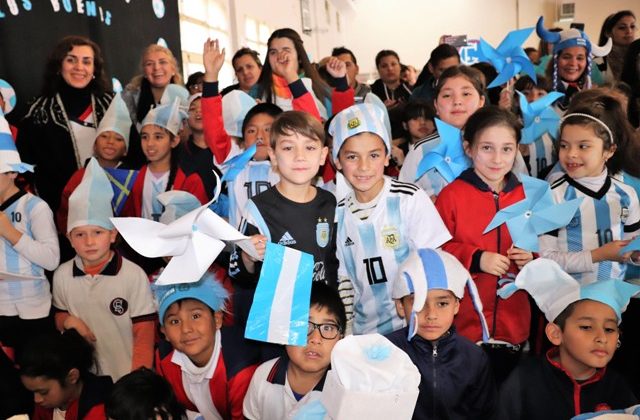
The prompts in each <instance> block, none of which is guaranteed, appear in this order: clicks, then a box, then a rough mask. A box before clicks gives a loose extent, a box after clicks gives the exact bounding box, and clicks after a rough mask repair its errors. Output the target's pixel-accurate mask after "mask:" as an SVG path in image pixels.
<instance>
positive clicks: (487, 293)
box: [436, 169, 531, 344]
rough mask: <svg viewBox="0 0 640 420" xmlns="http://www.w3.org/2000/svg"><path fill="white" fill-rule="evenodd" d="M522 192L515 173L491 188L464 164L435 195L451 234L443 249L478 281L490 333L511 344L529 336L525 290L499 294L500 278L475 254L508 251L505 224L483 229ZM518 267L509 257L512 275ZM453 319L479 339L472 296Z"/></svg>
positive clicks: (521, 196)
mask: <svg viewBox="0 0 640 420" xmlns="http://www.w3.org/2000/svg"><path fill="white" fill-rule="evenodd" d="M524 198H525V195H524V189H523V187H522V184H520V182H519V181H518V180H517V178H516V177H515V176H514V175H513V174H510V175H508V179H507V182H506V185H505V187H504V189H503V190H502V191H501V192H500V193H494V192H493V191H491V189H490V188H489V187H488V186H487V185H486V184H485V183H484V182H483V181H482V180H481V179H480V178H479V177H478V175H476V173H475V172H474V170H473V169H467V170H466V171H464V172H463V173H462V174H461V175H460V176H459V177H458V178H457V179H456V180H455V181H453V182H452V183H451V184H449V185H447V186H446V187H445V188H444V189H443V190H442V191H441V192H440V195H439V196H438V199H437V201H436V208H437V209H438V211H439V212H440V216H441V217H442V220H443V221H444V224H445V225H446V226H447V228H448V229H449V232H451V235H452V236H453V238H452V239H451V240H450V241H449V242H447V243H446V244H444V245H443V247H442V249H444V250H445V251H447V252H449V253H451V254H453V255H455V256H456V257H457V258H458V260H460V262H461V263H462V265H464V266H465V268H466V269H467V270H469V272H470V273H471V275H472V277H473V279H474V281H475V282H476V285H477V287H478V293H479V294H480V299H481V300H482V305H483V313H484V316H485V318H486V320H487V324H488V326H489V334H490V336H491V338H494V339H496V340H502V341H506V342H509V343H512V344H520V343H522V342H524V341H525V340H526V339H527V337H528V336H529V323H530V319H531V308H530V307H529V300H528V297H527V294H526V292H524V291H522V290H520V291H518V292H516V293H514V294H513V295H512V296H511V297H510V298H509V299H502V298H499V297H498V296H497V294H496V292H497V289H498V280H499V279H498V277H497V276H493V275H491V274H487V273H484V272H481V271H480V268H479V258H480V254H481V252H482V251H490V252H496V253H499V254H502V255H506V254H507V250H508V249H509V248H510V247H511V245H512V241H511V236H510V235H509V231H508V230H507V227H506V226H505V225H501V226H500V227H498V228H497V229H494V230H491V231H489V232H487V233H486V234H483V233H482V232H483V231H484V229H485V228H486V227H487V226H488V225H489V223H490V222H491V219H493V217H494V216H495V215H496V213H497V212H498V210H499V209H503V208H505V207H507V206H510V205H511V204H514V203H516V202H518V201H521V200H523V199H524ZM517 271H518V269H517V267H516V265H515V264H514V263H512V264H511V267H510V268H509V274H512V275H515V274H516V273H517ZM455 325H456V328H457V330H458V334H460V335H462V336H464V337H467V338H468V339H470V340H471V341H473V342H478V341H480V340H482V329H481V324H480V320H479V318H478V315H477V314H476V312H475V310H474V308H473V305H472V303H471V300H470V299H466V298H465V299H462V301H461V302H460V311H459V312H458V315H457V316H456V318H455Z"/></svg>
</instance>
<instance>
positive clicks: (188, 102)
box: [187, 92, 202, 106]
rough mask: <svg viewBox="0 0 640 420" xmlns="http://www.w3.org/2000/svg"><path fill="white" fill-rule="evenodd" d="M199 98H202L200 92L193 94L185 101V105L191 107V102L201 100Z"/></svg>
mask: <svg viewBox="0 0 640 420" xmlns="http://www.w3.org/2000/svg"><path fill="white" fill-rule="evenodd" d="M201 98H202V92H198V93H194V94H193V95H191V96H189V99H188V100H187V105H188V106H191V104H192V103H193V101H195V100H196V99H201Z"/></svg>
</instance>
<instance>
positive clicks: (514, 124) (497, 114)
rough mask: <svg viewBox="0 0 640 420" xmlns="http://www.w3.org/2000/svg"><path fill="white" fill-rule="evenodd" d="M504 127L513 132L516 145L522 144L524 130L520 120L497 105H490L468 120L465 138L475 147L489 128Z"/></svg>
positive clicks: (464, 131)
mask: <svg viewBox="0 0 640 420" xmlns="http://www.w3.org/2000/svg"><path fill="white" fill-rule="evenodd" d="M495 126H502V127H507V128H510V129H512V130H513V135H514V136H515V138H516V143H520V138H521V133H520V130H521V128H522V126H521V124H520V122H519V121H518V118H517V117H516V116H515V115H514V114H513V112H511V111H508V110H506V109H503V108H500V107H499V106H496V105H489V106H485V107H483V108H480V109H478V110H477V111H476V112H474V113H473V115H471V116H470V117H469V119H468V120H467V123H466V124H465V126H464V129H463V134H462V135H463V138H464V139H465V140H466V141H468V142H469V144H470V145H473V143H474V142H475V140H476V138H477V137H478V136H479V135H480V134H481V133H482V132H483V131H484V130H486V129H487V128H489V127H495Z"/></svg>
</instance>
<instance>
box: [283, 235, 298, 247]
mask: <svg viewBox="0 0 640 420" xmlns="http://www.w3.org/2000/svg"><path fill="white" fill-rule="evenodd" d="M278 244H279V245H285V246H287V245H295V244H297V242H296V240H295V239H293V236H291V234H290V233H289V232H285V233H284V235H282V238H280V240H279V241H278Z"/></svg>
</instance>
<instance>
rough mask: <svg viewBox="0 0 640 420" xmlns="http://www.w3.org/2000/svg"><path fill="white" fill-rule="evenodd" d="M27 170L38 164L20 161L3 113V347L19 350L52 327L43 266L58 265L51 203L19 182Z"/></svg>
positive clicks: (0, 298)
mask: <svg viewBox="0 0 640 420" xmlns="http://www.w3.org/2000/svg"><path fill="white" fill-rule="evenodd" d="M26 171H29V172H33V166H31V165H28V164H25V163H22V161H21V160H20V155H19V154H18V151H17V150H16V147H15V144H14V142H13V139H12V138H11V134H10V132H9V125H8V123H7V120H6V119H5V118H4V116H3V115H2V113H1V112H0V209H1V210H2V211H0V255H2V258H1V259H0V272H1V273H2V275H1V276H0V277H1V278H2V280H0V351H2V348H1V347H5V348H7V350H8V349H9V348H12V349H14V350H16V351H18V352H19V351H20V349H21V347H22V345H23V344H24V341H25V339H26V338H27V337H30V336H32V335H33V334H34V333H36V332H37V331H46V330H49V329H53V328H52V325H51V318H49V311H50V309H51V292H50V291H49V290H50V289H49V282H48V281H47V278H46V276H45V272H44V271H45V270H55V269H56V267H57V266H58V262H59V260H60V248H59V246H58V236H57V234H56V230H55V229H56V228H55V226H54V224H53V214H52V213H51V209H50V208H49V206H48V205H47V203H45V202H44V201H43V200H41V199H40V198H39V197H36V196H34V195H33V194H31V193H28V192H26V191H23V190H21V189H20V188H18V187H17V186H16V184H15V180H16V177H17V176H18V173H24V172H26ZM10 356H11V355H10Z"/></svg>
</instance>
